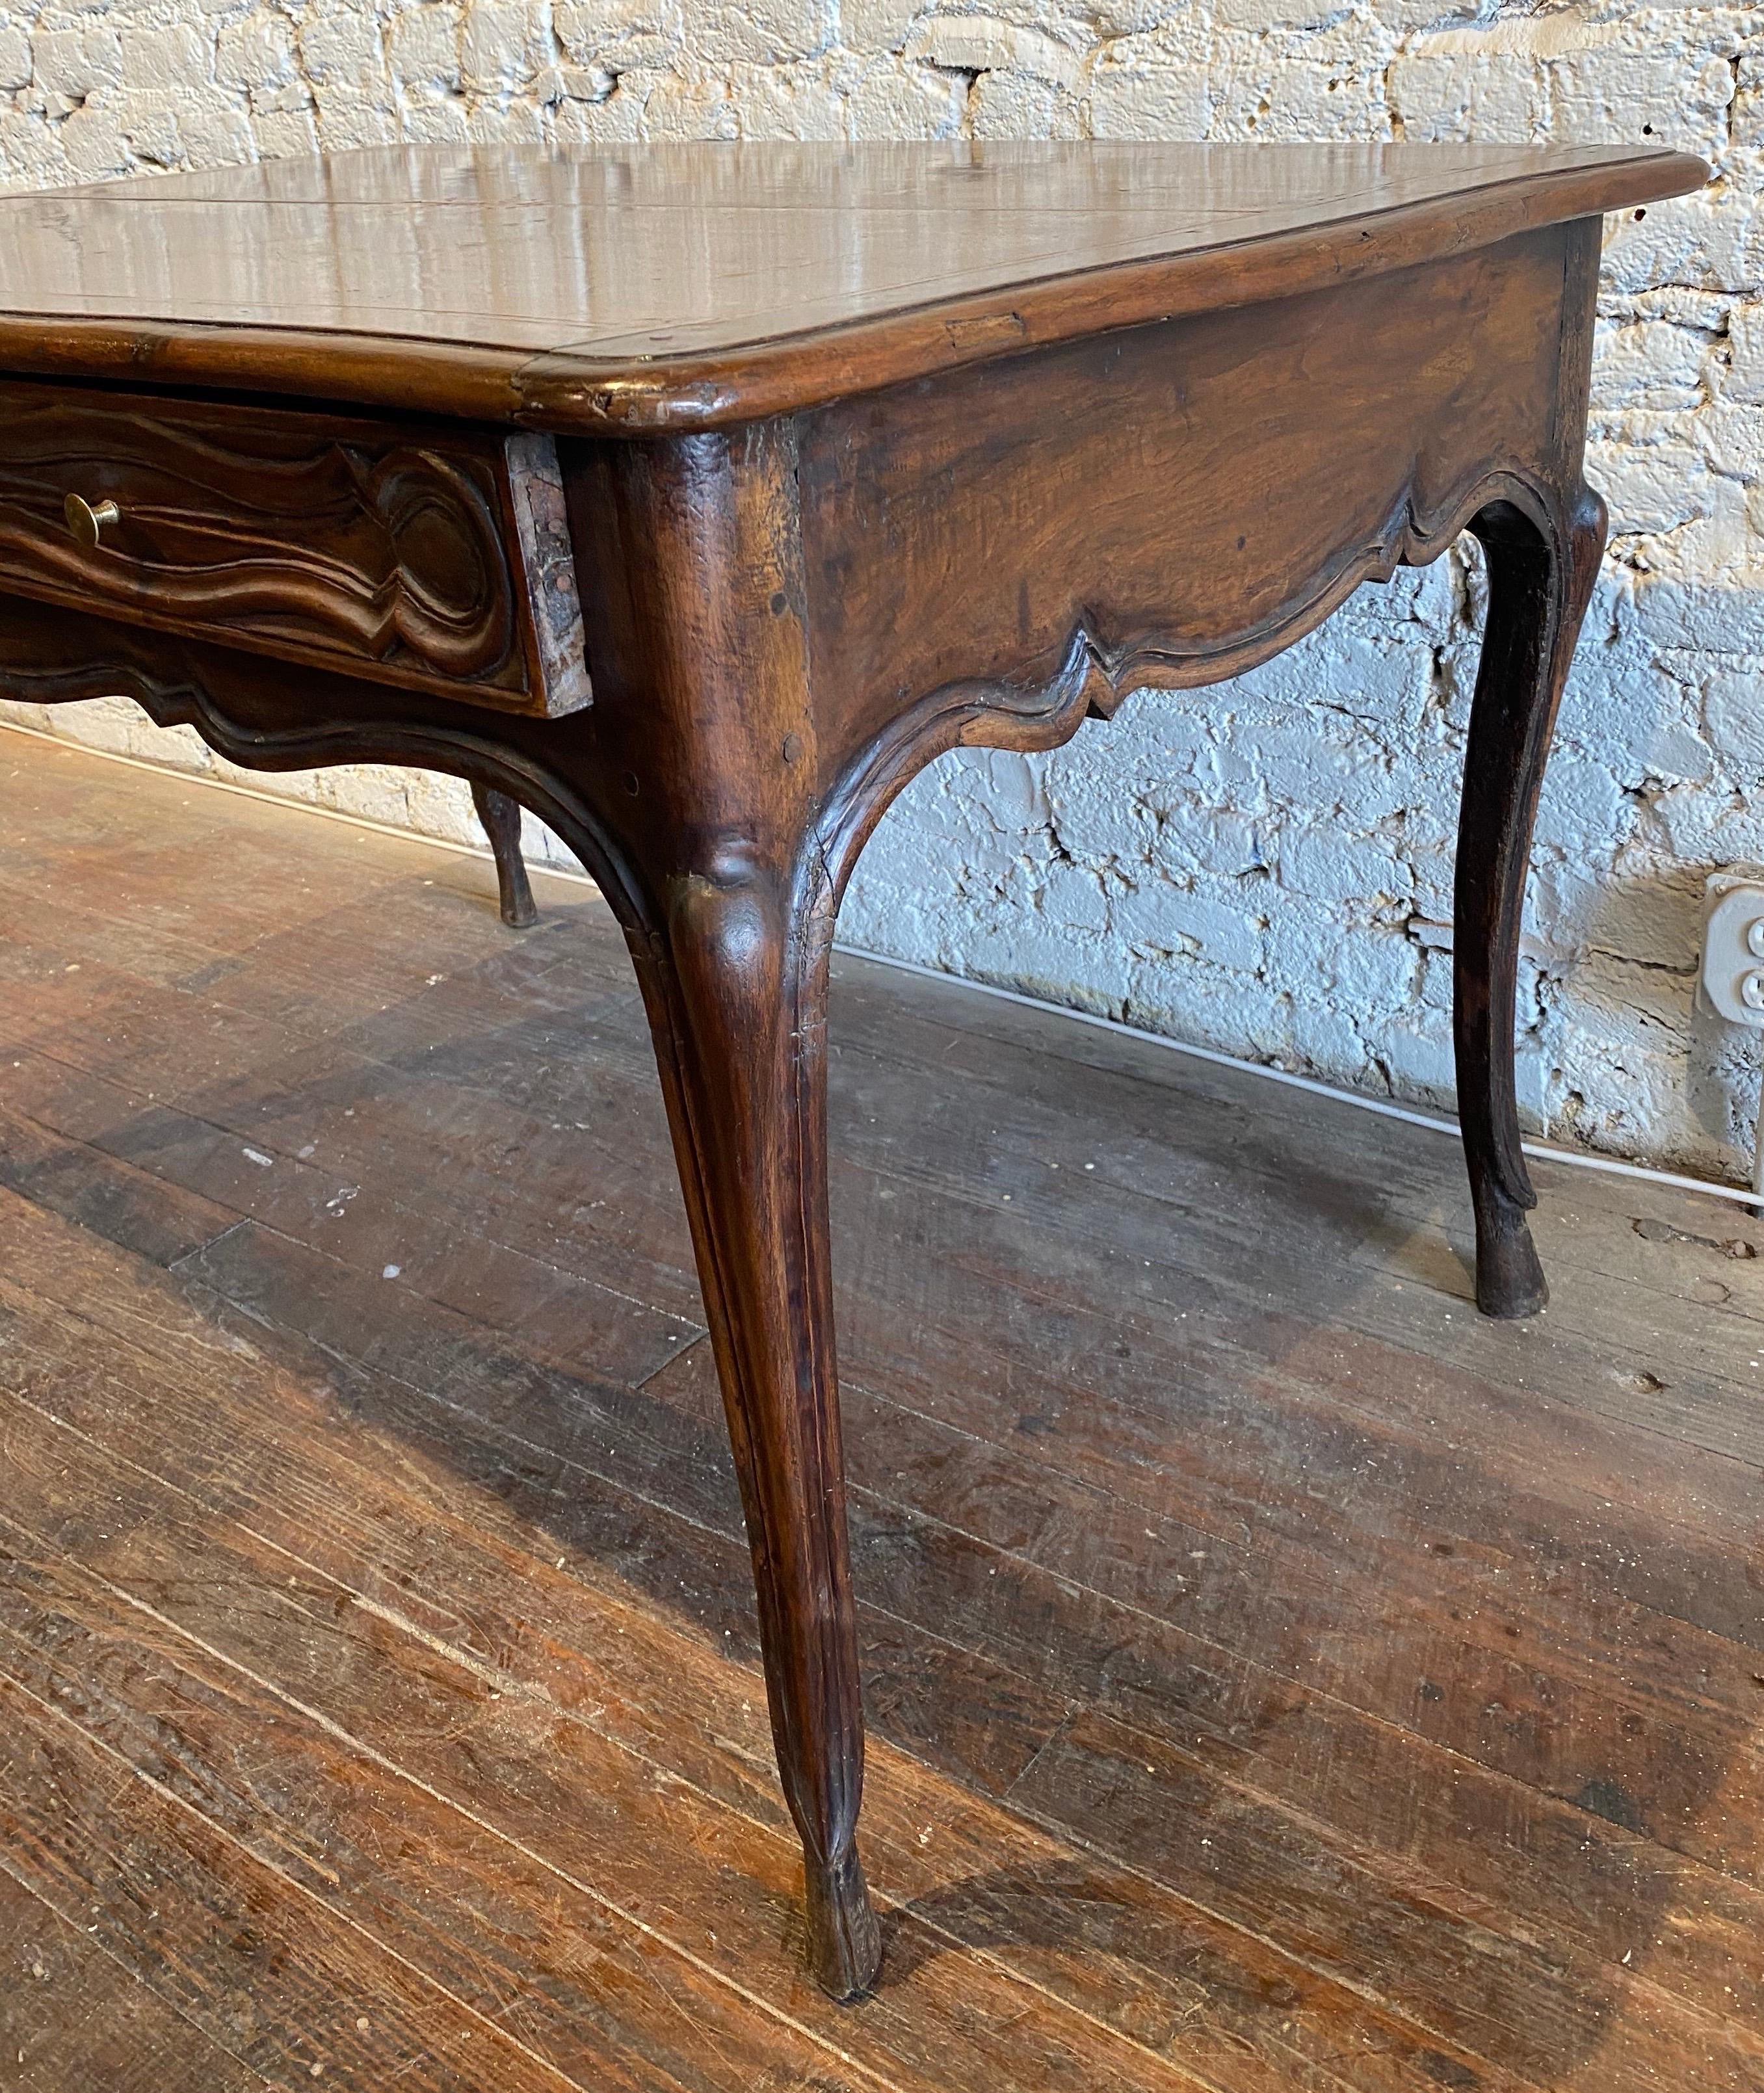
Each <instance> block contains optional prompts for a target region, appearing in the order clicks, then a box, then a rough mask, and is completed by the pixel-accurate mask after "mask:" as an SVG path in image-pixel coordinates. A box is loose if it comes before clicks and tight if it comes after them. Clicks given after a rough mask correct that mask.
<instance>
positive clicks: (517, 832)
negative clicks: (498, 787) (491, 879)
mask: <svg viewBox="0 0 1764 2093" xmlns="http://www.w3.org/2000/svg"><path fill="white" fill-rule="evenodd" d="M471 803H472V804H473V806H475V808H477V809H478V819H479V821H480V822H481V823H482V824H483V832H484V834H486V835H487V836H488V838H490V853H491V856H492V857H494V858H495V860H496V886H497V890H498V891H499V892H500V894H501V901H502V920H503V921H504V922H505V923H506V924H507V925H508V926H509V929H511V930H528V929H531V928H532V926H533V925H534V924H535V923H536V922H537V921H539V911H538V909H537V908H535V907H534V905H533V890H532V888H531V886H529V885H528V883H527V860H525V859H524V858H523V857H522V856H521V809H520V806H519V804H518V802H517V801H515V800H514V799H510V798H509V795H508V794H507V793H506V792H498V791H495V790H493V789H492V787H491V786H488V785H474V786H472V788H471Z"/></svg>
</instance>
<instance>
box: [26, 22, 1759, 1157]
mask: <svg viewBox="0 0 1764 2093" xmlns="http://www.w3.org/2000/svg"><path fill="white" fill-rule="evenodd" d="M958 135H960V136H971V137H978V138H986V137H1070V138H1079V137H1143V138H1156V137H1172V138H1193V137H1214V138H1388V137H1398V138H1411V139H1424V138H1458V137H1476V138H1487V139H1505V140H1532V139H1538V140H1541V139H1555V140H1561V141H1581V140H1584V141H1593V140H1603V139H1636V138H1639V137H1642V136H1644V135H1649V136H1651V137H1653V138H1655V139H1657V140H1658V141H1661V142H1662V143H1669V144H1673V145H1684V146H1687V147H1689V148H1691V149H1692V150H1695V151H1697V152H1700V153H1702V154H1705V156H1706V157H1708V158H1710V159H1712V160H1713V161H1714V163H1715V165H1716V167H1717V170H1718V175H1717V180H1716V183H1715V184H1714V187H1713V188H1712V189H1710V191H1709V192H1708V193H1706V194H1705V196H1703V197H1697V198H1694V199H1690V200H1688V201H1685V202H1679V203H1675V204H1671V205H1666V206H1656V207H1654V208H1653V210H1649V213H1648V214H1647V216H1646V218H1645V220H1643V221H1641V222H1640V223H1636V222H1635V221H1633V220H1631V221H1626V222H1625V223H1623V224H1622V225H1621V226H1619V227H1615V228H1613V229H1612V237H1611V240H1610V245H1609V249H1608V252H1607V255H1606V277H1605V285H1604V291H1603V296H1602V300H1601V310H1602V315H1603V319H1602V324H1601V333H1600V340H1599V347H1598V362H1597V379H1596V388H1595V407H1594V420H1593V455H1592V466H1591V470H1592V474H1593V477H1594V478H1595V479H1596V480H1597V483H1598V484H1599V485H1600V486H1601V487H1602V489H1603V490H1604V492H1606V495H1607V496H1608V497H1609V498H1610V504H1611V509H1612V518H1613V534H1612V541H1611V548H1610V555H1609V557H1608V559H1607V561H1606V571H1605V574H1604V578H1603V580H1602V582H1601V587H1600V589H1599V592H1598V595H1597V598H1596V600H1595V601H1594V604H1593V610H1592V613H1591V616H1590V617H1589V618H1588V622H1587V627H1586V636H1585V638H1584V640H1583V642H1582V647H1581V653H1580V661H1579V663H1578V665H1577V667H1576V669H1575V676H1574V678H1573V680H1572V682H1571V687H1570V691H1569V695H1568V697H1567V703H1566V704H1565V707H1564V709H1563V714H1562V727H1561V736H1560V740H1559V742H1558V749H1557V753H1556V756H1555V757H1554V762H1553V764H1552V767H1551V769H1550V773H1549V781H1548V783H1547V785H1546V786H1545V804H1544V808H1543V812H1542V816H1541V833H1540V838H1539V848H1538V861H1537V868H1536V877H1535V878H1534V880H1533V882H1532V895H1531V898H1530V901H1529V903H1528V915H1527V943H1526V958H1525V963H1524V972H1523V980H1522V983H1521V992H1520V1023H1521V1027H1522V1035H1523V1036H1522V1040H1521V1050H1520V1088H1521V1095H1522V1098H1523V1103H1524V1105H1525V1108H1526V1111H1527V1114H1528V1117H1529V1119H1530V1120H1531V1121H1532V1124H1534V1125H1541V1126H1542V1127H1544V1128H1545V1129H1547V1130H1548V1132H1549V1133H1550V1134H1551V1136H1552V1137H1555V1138H1557V1139H1564V1140H1571V1141H1575V1140H1577V1141H1581V1142H1587V1143H1589V1144H1591V1145H1593V1146H1597V1147H1600V1148H1603V1149H1608V1150H1614V1151H1615V1152H1618V1153H1621V1154H1625V1155H1636V1156H1640V1157H1643V1158H1645V1159H1652V1160H1656V1161H1659V1162H1664V1163H1673V1164H1675V1165H1678V1166H1680V1167H1688V1168H1695V1169H1700V1170H1704V1171H1710V1172H1718V1173H1720V1174H1723V1175H1727V1176H1741V1177H1743V1176H1744V1174H1745V1172H1746V1169H1747V1167H1748V1159H1749V1143H1750V1124H1751V1120H1752V1117H1753V1113H1754V1111H1755V1109H1756V1106H1757V1086H1758V1056H1757V1053H1756V1052H1755V1051H1753V1042H1752V1041H1751V1039H1750V1038H1749V1036H1742V1037H1736V1035H1734V1034H1731V1033H1728V1032H1727V1030H1725V1029H1723V1028H1721V1027H1719V1026H1717V1025H1714V1024H1713V1023H1712V1022H1711V1021H1710V1020H1705V1019H1702V1018H1700V1017H1698V1016H1696V1015H1695V1014H1694V1012H1693V1008H1692V984H1693V980H1694V967H1695V955H1696V945H1697V923H1698V912H1699V905H1700V897H1701V887H1702V881H1703V875H1704V873H1705V871H1707V870H1708V869H1711V868H1713V867H1714V866H1717V865H1727V864H1734V863H1747V862H1754V861H1756V862H1764V790H1761V789H1760V780H1761V778H1764V476H1761V474H1760V470H1759V458H1760V450H1759V442H1758V438H1759V434H1760V431H1761V428H1764V236H1761V233H1760V231H1759V228H1758V224H1757V200H1758V189H1759V175H1760V170H1761V167H1764V13H1761V12H1757V11H1745V10H1741V9H1737V8H1732V9H1729V8H1716V7H1691V6H1675V7H1658V8H1628V7H1625V6H1623V5H1622V4H1621V0H1614V4H1610V5H1606V6H1595V5H1569V6H1551V5H1549V4H1548V0H1542V4H1527V5H1524V6H1515V5H1508V4H1505V0H1484V4H1483V5H1481V6H1471V5H1458V6H1450V5H1448V6H1445V7H1443V8H1441V7H1439V6H1436V5H1434V4H1433V0H1357V4H1353V5H1333V4H1325V0H1316V4H1315V5H1307V0H1213V4H1211V5H1203V4H1195V5H1190V6H1184V5H1180V4H1176V5H1164V4H1162V0H1090V3H1089V4H1080V0H1073V5H1071V6H1062V5H1060V4H1059V0H1016V4H1012V0H1000V3H999V4H998V5H996V6H993V7H991V8H990V9H987V10H985V11H982V10H981V9H979V8H977V7H967V6H963V5H961V4H959V0H947V4H945V5H943V6H934V7H930V8H926V7H920V6H914V5H913V4H912V0H848V4H846V5H843V6H842V5H840V4H838V0H752V4H748V5H736V4H732V0H605V4H604V5H587V4H582V0H555V4H553V5H545V4H543V3H542V0H535V4H528V5H519V4H516V5H505V4H497V3H496V0H483V4H470V0H468V4H454V0H408V4H401V0H380V4H379V5H377V6H367V5H323V4H314V5H306V6H303V5H300V4H298V0H290V4H287V5H283V6H262V5H250V4H240V0H218V4H217V0H143V4H132V0H108V4H106V0H84V4H83V5H80V6H77V7H75V8H69V9H66V10H61V9H58V8H56V7H54V6H43V7H41V8H33V7H30V6H25V7H23V8H20V9H16V10H14V11H9V12H6V13H0V180H4V181H6V182H9V183H11V184H14V185H23V184H55V183H63V182H70V181H81V180H94V179H98V178H99V177H102V176H113V175H117V174H122V173H125V172H141V173H146V172H150V171H153V170H155V169H159V168H165V167H184V166H190V165H202V164H213V163H219V162H223V161H236V160H243V159H247V158H251V157H253V156H254V155H258V154H288V153H301V152H310V151H314V150H327V151H341V150H347V149H348V148H349V147H352V146H360V145H375V144H379V143H383V142H389V141H398V140H414V141H420V140H443V139H457V138H472V137H475V138H505V137H519V138H532V139H567V140H581V141H592V140H597V139H605V140H615V139H632V138H639V137H656V138H661V137H724V138H735V137H778V136H790V137H834V138H838V137H872V136H876V137H879V136H895V137H899V136H910V137H951V136H958ZM1479 585H1480V577H1479V574H1478V573H1477V570H1476V567H1475V565H1474V564H1473V562H1470V561H1465V560H1463V559H1459V558H1457V557H1454V558H1453V559H1450V560H1448V561H1442V562H1441V564H1440V565H1438V566H1437V567H1435V568H1434V569H1432V570H1429V571H1428V573H1426V574H1420V575H1407V576H1403V577H1400V578H1398V581H1397V582H1396V583H1394V584H1393V586H1392V587H1389V588H1388V589H1383V590H1379V589H1368V590H1365V591H1362V592H1361V594H1360V596H1359V597H1358V598H1356V599H1355V600H1354V602H1353V603H1352V604H1350V605H1349V606H1348V608H1347V609H1346V610H1345V611H1343V612H1342V613H1340V614H1339V615H1338V616H1337V617H1336V618H1335V619H1333V621H1332V622H1330V623H1329V624H1328V626H1326V627H1325V628H1324V630H1322V631H1321V632H1320V633H1318V634H1316V635H1314V636H1313V637H1312V639H1311V640H1310V641H1308V642H1307V643H1306V644H1305V645H1303V646H1302V647H1301V648H1298V649H1297V650H1295V651H1294V652H1293V653H1292V654H1290V655H1289V656H1285V657H1284V658H1283V659H1282V660H1281V661H1277V662H1276V663H1273V664H1272V665H1269V666H1268V667H1267V668H1265V669H1261V670H1259V671H1257V672H1256V673H1255V674H1253V675H1250V676H1247V677H1245V678H1242V679H1241V680H1240V681H1239V682H1236V683H1233V684H1231V685H1228V686H1225V687H1222V688H1220V689H1217V690H1214V691H1204V692H1194V693H1186V694H1181V693H1177V694H1148V695H1142V696H1140V697H1138V698H1135V699H1133V700H1129V703H1128V704H1127V705H1126V706H1125V708H1123V710H1122V713H1121V714H1120V717H1118V718H1117V719H1116V721H1114V722H1113V723H1112V725H1110V726H1090V727H1087V728H1086V730H1084V732H1083V733H1082V734H1081V735H1080V736H1079V738H1078V739H1077V742H1076V743H1073V745H1072V746H1071V747H1068V748H1067V749H1065V750H1064V751H1062V752H1060V753H1059V754H1058V755H1056V756H1051V757H1047V758H1043V759H1024V758H1022V757H1018V756H988V755H985V754H974V755H969V756H952V757H950V758H947V759H946V760H944V761H943V763H941V764H939V765H938V766H936V768H935V769H934V770H933V771H932V772H930V773H928V774H927V775H926V776H925V778H922V779H921V780H920V782H918V784H917V786H915V787H914V788H913V789H912V791H910V792H909V793H908V795H906V797H905V798H904V799H903V801H902V802H901V804H899V806H898V807H897V808H895V811H894V812H893V813H892V814H891V816H890V817H889V818H888V819H887V821H886V822H885V824H884V825H883V827H882V830H881V832H880V833H879V834H878V837H877V838H876V840H875V842H874V843H873V845H872V846H871V849H870V851H869V856H867V858H866V860H865V863H864V865H863V867H862V868H861V869H860V873H859V876H858V879H857V881H856V884H855V886H854V887H853V890H852V895H851V899H850V900H849V901H848V903H847V914H846V917H845V924H844V929H845V934H846V935H847V937H848V938H851V939H852V941H854V942H859V943H862V944H865V945H868V946H869V947H873V948H875V949H878V950H882V951H888V952H892V953H896V954H900V955H907V956H909V957H912V958H914V959H917V960H924V961H926V962H929V963H930V964H934V965H938V966H943V967H947V968H953V969H955V970H956V971H958V972H960V973H968V974H971V975H974V976H977V977H982V978H985V979H987V980H990V981H1003V982H1007V983H1010V984H1012V985H1013V986H1020V987H1023V988H1025V989H1028V990H1030V991H1032V992H1034V993H1036V994H1044V995H1047V996H1051V997H1053V998H1055V999H1060V1000H1062V1001H1065V1002H1069V1003H1077V1004H1081V1005H1082V1006H1084V1007H1088V1008H1092V1009H1097V1010H1102V1011H1105V1012H1110V1013H1112V1014H1114V1015H1116V1016H1122V1017H1125V1018H1126V1019H1128V1020H1130V1021H1132V1022H1133V1023H1136V1024H1139V1025H1147V1026H1150V1027H1152V1028H1154V1029H1160V1030H1164V1031H1168V1032H1170V1033H1174V1034H1176V1035H1177V1036H1178V1037H1181V1038H1187V1039H1193V1040H1198V1041H1201V1042H1205V1043H1207V1044H1208V1045H1211V1046H1218V1047H1222V1048H1224V1049H1226V1050H1228V1051H1233V1052H1237V1053H1242V1054H1247V1055H1254V1056H1256V1057H1259V1058H1262V1059H1268V1060H1271V1061H1275V1062H1278V1063H1280V1064H1282V1065H1284V1066H1286V1067H1291V1068H1304V1069H1307V1070H1309V1071H1311V1072H1315V1073H1317V1074H1320V1075H1322V1076H1324V1077H1328V1078H1329V1079H1330V1080H1332V1081H1339V1082H1342V1083H1346V1084H1352V1085H1359V1086H1362V1087H1364V1088H1366V1089H1368V1090H1373V1091H1376V1092H1379V1093H1381V1094H1383V1093H1388V1094H1395V1095H1397V1096H1399V1097H1402V1098H1408V1099H1411V1100H1418V1101H1421V1102H1425V1103H1449V1102H1450V1046H1449V1037H1448V1033H1449V1027H1448V1020H1447V1008H1448V995H1449V975H1450V951H1449V944H1450V929H1449V924H1450V902H1449V882H1450V844H1451V837H1452V831H1453V822H1454V800H1455V793H1454V778H1455V773H1456V769H1457V765H1458V757H1459V752H1460V750H1461V747H1462V739H1463V724H1464V716H1465V710H1466V707H1467V700H1468V695H1469V683H1470V678H1471V672H1472V669H1473V666H1474V659H1475V648H1474V633H1475V630H1476V620H1477V618H1478V617H1479V616H1480V596H1479ZM27 717H36V716H34V715H27ZM52 717H53V719H54V724H55V726H56V727H57V730H59V731H63V732H67V733H72V734H78V735H80V736H82V737H84V738H88V739H98V740H102V741H104V742H106V743H108V744H109V745H112V746H119V747H126V748H127V749H128V750H129V751H130V752H133V753H137V754H143V755H154V756H163V757H164V758H166V759H167V760H176V761H182V762H189V763H196V764H204V765H206V763H207V762H208V760H209V759H208V758H207V757H206V755H205V754H204V753H203V752H202V751H201V750H200V749H199V748H197V747H195V746H194V745H193V743H190V742H189V740H188V739H187V738H175V737H172V736H168V735H161V734H158V733H157V732H156V731H155V730H153V729H152V728H150V726H147V725H146V724H145V721H142V720H141V718H140V717H139V716H138V715H136V714H135V713H132V711H131V710H130V709H129V708H126V707H123V706H120V705H115V706H113V705H108V704H106V705H100V706H95V707H80V708H68V709H67V710H64V711H63V712H61V713H57V714H55V715H53V716H52ZM278 789H283V790H288V791H298V792H304V793H306V794H309V795H311V796H314V797H319V798H322V799H325V800H327V802H329V803H331V804H337V805H341V806H346V807H350V808H358V809H360V810H362V811H365V812H371V813H373V814H375V815H376V816H378V817H380V818H383V819H389V820H392V821H401V822H408V823H410V824H411V825H414V826H416V827H418V828H421V829H423V830H429V831H431V832H436V833H441V834H466V833H469V831H470V816H469V808H468V807H467V805H466V802H465V799H464V795H463V793H462V791H460V790H457V789H456V788H455V787H453V786H452V785H451V784H450V783H449V782H448V781H446V780H444V779H439V778H426V777H424V778H410V777H406V776H403V775H401V774H398V773H388V772H382V771H358V772H350V773H329V774H327V775H325V776H322V777H319V778H313V779H310V780H308V779H298V778H297V779H292V780H288V779H284V780H281V781H278Z"/></svg>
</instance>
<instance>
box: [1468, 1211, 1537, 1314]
mask: <svg viewBox="0 0 1764 2093" xmlns="http://www.w3.org/2000/svg"><path fill="white" fill-rule="evenodd" d="M1548 1301H1549V1285H1548V1283H1547V1281H1546V1280H1545V1278H1544V1268H1543V1267H1542V1265H1541V1264H1540V1263H1538V1261H1537V1250H1536V1246H1535V1245H1534V1244H1533V1242H1532V1232H1531V1228H1530V1225H1529V1224H1528V1222H1527V1220H1526V1219H1525V1210H1524V1208H1523V1207H1517V1206H1515V1205H1514V1203H1513V1202H1512V1201H1511V1200H1510V1199H1506V1198H1502V1197H1501V1196H1500V1195H1499V1194H1494V1195H1493V1196H1492V1197H1491V1198H1488V1199H1486V1200H1481V1199H1479V1200H1478V1201H1477V1202H1476V1306H1478V1307H1479V1308H1480V1310H1481V1311H1482V1312H1483V1314H1484V1315H1493V1316H1495V1317H1497V1318H1498V1319H1500V1320H1501V1321H1502V1322H1518V1321H1519V1320H1520V1319H1522V1318H1523V1317H1524V1316H1527V1315H1536V1313H1537V1311H1538V1310H1539V1309H1540V1308H1541V1307H1543V1306H1545V1303H1546V1302H1548Z"/></svg>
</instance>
